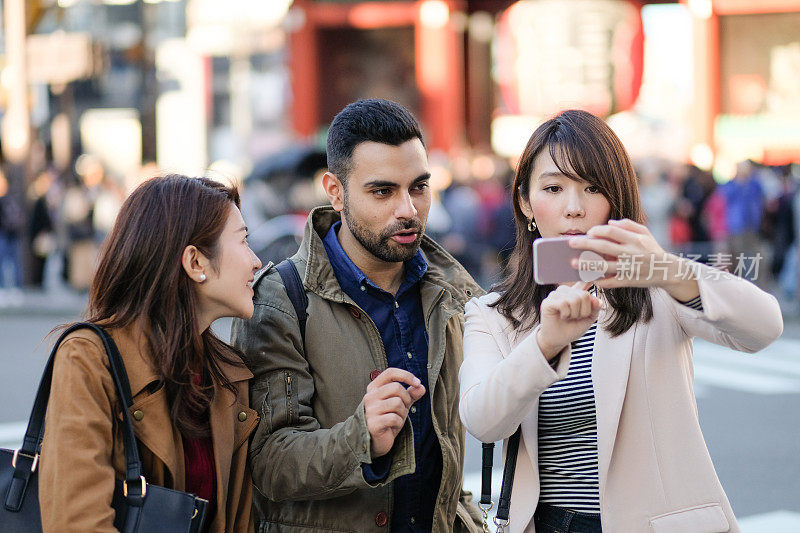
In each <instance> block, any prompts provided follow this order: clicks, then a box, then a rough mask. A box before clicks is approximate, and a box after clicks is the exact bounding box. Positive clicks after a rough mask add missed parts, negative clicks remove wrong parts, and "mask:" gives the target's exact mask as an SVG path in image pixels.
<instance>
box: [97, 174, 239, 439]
mask: <svg viewBox="0 0 800 533" xmlns="http://www.w3.org/2000/svg"><path fill="white" fill-rule="evenodd" d="M232 205H235V206H236V207H237V208H238V207H239V193H238V191H237V189H236V188H235V187H226V186H224V185H222V184H220V183H217V182H215V181H212V180H209V179H205V178H189V177H186V176H181V175H177V174H173V175H169V176H165V177H158V178H153V179H151V180H149V181H147V182H145V183H143V184H142V185H140V186H139V187H138V188H137V189H136V190H134V191H133V193H131V195H130V196H129V197H128V199H127V200H125V203H124V204H123V205H122V208H121V210H120V212H119V215H118V216H117V220H116V223H115V224H114V229H113V230H112V231H111V234H110V235H109V236H108V238H107V239H106V241H105V243H104V246H103V251H102V253H101V256H100V261H99V264H98V267H97V272H96V273H95V275H94V278H93V279H92V284H91V289H90V298H89V307H88V311H87V317H86V318H87V320H88V321H90V322H94V323H99V324H101V325H103V326H104V327H105V328H108V329H114V328H122V327H126V326H129V325H134V326H135V327H138V328H141V334H142V335H144V338H145V340H146V341H147V343H148V345H149V346H148V347H149V349H150V353H151V357H152V361H151V363H152V365H153V369H154V370H155V371H156V372H157V374H158V375H159V377H160V379H161V384H163V386H164V387H165V388H166V393H167V399H168V402H169V405H170V417H171V419H172V421H173V422H174V423H175V424H176V425H177V427H178V428H179V429H180V430H181V432H183V433H184V434H186V435H189V436H207V435H208V424H207V421H205V422H203V421H202V419H203V417H204V415H205V414H206V413H207V410H208V406H209V405H210V403H211V400H212V399H213V396H214V387H213V385H212V384H211V382H212V381H213V382H215V383H218V384H220V385H222V386H224V387H226V388H228V389H230V390H233V386H232V385H231V383H230V381H229V380H228V379H227V378H226V377H225V375H224V374H223V372H222V371H221V369H220V362H226V363H230V364H237V363H238V361H239V360H238V358H236V357H235V356H236V355H237V352H236V351H235V350H234V349H233V348H232V347H230V346H229V345H227V344H226V343H224V342H223V341H221V340H220V339H219V338H217V337H216V336H215V335H214V333H213V332H212V331H211V328H207V329H206V330H205V331H200V329H199V328H200V326H199V322H198V299H197V298H198V297H197V292H196V288H195V287H196V285H195V282H194V281H192V280H191V279H190V278H189V276H188V275H187V274H186V272H185V271H184V269H183V267H182V265H181V255H182V254H183V251H184V249H185V248H186V247H187V246H188V245H194V246H195V247H197V249H198V250H199V251H200V252H201V253H202V254H203V255H205V256H206V257H208V258H209V260H210V262H211V266H212V268H216V265H217V263H216V259H217V256H218V252H219V237H220V234H221V233H222V230H223V229H224V227H225V223H226V221H227V219H228V216H229V214H230V209H231V206H232ZM239 364H240V363H239Z"/></svg>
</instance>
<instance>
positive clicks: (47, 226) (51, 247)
mask: <svg viewBox="0 0 800 533" xmlns="http://www.w3.org/2000/svg"><path fill="white" fill-rule="evenodd" d="M54 181H55V172H54V171H53V170H51V169H48V170H45V171H44V172H42V173H41V174H39V176H38V177H37V178H36V179H35V180H34V181H33V184H32V185H31V188H30V192H29V196H30V199H31V201H32V202H33V209H32V210H31V217H30V220H29V224H28V228H29V231H28V235H29V238H30V243H29V246H30V250H31V286H33V287H35V288H42V286H43V284H44V273H45V265H46V263H47V259H48V258H49V257H50V256H51V255H52V254H53V253H54V252H55V251H56V245H57V240H56V235H55V228H54V226H53V219H52V216H51V213H50V205H49V203H48V201H47V195H48V192H49V191H50V187H51V186H52V185H53V182H54Z"/></svg>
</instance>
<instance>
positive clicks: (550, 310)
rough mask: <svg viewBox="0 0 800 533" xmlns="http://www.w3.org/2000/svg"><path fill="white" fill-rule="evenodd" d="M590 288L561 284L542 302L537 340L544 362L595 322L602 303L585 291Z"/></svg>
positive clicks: (581, 284) (582, 282) (574, 284)
mask: <svg viewBox="0 0 800 533" xmlns="http://www.w3.org/2000/svg"><path fill="white" fill-rule="evenodd" d="M591 285H592V283H591V282H585V281H579V282H577V283H573V284H571V285H561V286H560V287H558V288H557V289H556V290H554V291H553V292H551V293H550V294H549V295H548V296H547V298H545V299H544V301H542V306H541V308H540V313H539V322H540V324H541V326H540V328H539V330H538V331H537V333H536V341H537V342H538V344H539V349H541V350H542V354H544V356H545V357H546V358H547V360H550V359H552V358H553V357H555V356H556V355H557V354H558V353H559V352H560V351H561V350H562V349H563V348H564V347H566V346H567V345H568V344H569V343H571V342H572V341H574V340H576V339H579V338H580V337H581V336H582V335H583V334H584V333H586V330H588V329H589V327H590V326H591V325H592V324H593V323H594V321H595V320H597V316H598V314H599V313H600V309H601V308H602V307H603V303H602V302H601V300H600V299H599V298H597V297H596V296H594V295H593V294H591V293H590V292H589V291H588V289H589V287H590V286H591Z"/></svg>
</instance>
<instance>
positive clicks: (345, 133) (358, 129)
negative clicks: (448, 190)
mask: <svg viewBox="0 0 800 533" xmlns="http://www.w3.org/2000/svg"><path fill="white" fill-rule="evenodd" d="M412 139H419V140H420V142H421V143H422V146H425V141H424V140H423V138H422V132H421V130H420V126H419V122H417V119H416V118H414V115H412V114H411V112H410V111H409V110H408V109H406V108H405V107H403V106H401V105H400V104H398V103H396V102H391V101H389V100H381V99H378V98H373V99H369V100H358V101H356V102H353V103H351V104H348V105H347V107H345V108H344V109H342V110H341V111H340V112H339V114H338V115H336V116H335V117H334V119H333V122H332V123H331V127H330V129H329V130H328V145H327V151H328V170H330V171H331V172H332V173H334V174H336V177H338V178H339V180H340V181H341V182H342V183H343V184H345V183H346V181H347V174H348V172H350V170H351V169H350V162H351V159H352V157H353V151H354V150H355V149H356V146H358V145H359V144H361V143H362V142H367V141H372V142H377V143H381V144H389V145H392V146H400V145H401V144H403V143H404V142H407V141H410V140H412Z"/></svg>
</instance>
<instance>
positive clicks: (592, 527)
mask: <svg viewBox="0 0 800 533" xmlns="http://www.w3.org/2000/svg"><path fill="white" fill-rule="evenodd" d="M533 523H534V524H535V525H536V533H602V529H601V528H600V515H599V514H589V513H578V512H575V511H568V510H567V509H562V508H561V507H555V506H553V505H547V504H546V503H539V505H538V506H537V507H536V513H535V514H534V515H533Z"/></svg>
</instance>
